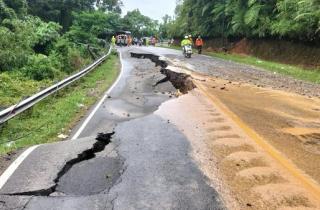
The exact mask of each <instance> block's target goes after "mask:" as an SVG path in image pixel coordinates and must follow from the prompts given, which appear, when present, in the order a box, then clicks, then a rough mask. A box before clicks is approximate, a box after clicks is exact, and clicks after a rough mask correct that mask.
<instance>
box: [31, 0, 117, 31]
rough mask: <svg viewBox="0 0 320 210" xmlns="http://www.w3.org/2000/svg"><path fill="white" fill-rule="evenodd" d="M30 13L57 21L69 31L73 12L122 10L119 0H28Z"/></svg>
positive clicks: (47, 19) (46, 19)
mask: <svg viewBox="0 0 320 210" xmlns="http://www.w3.org/2000/svg"><path fill="white" fill-rule="evenodd" d="M28 3H29V13H30V14H32V15H35V16H39V17H41V18H42V19H43V20H45V21H55V22H58V23H60V25H62V26H63V29H64V31H67V30H68V28H69V27H70V26H71V23H72V20H73V16H72V13H73V12H82V11H94V10H95V9H96V8H98V9H99V10H102V11H107V10H108V11H117V12H121V9H120V6H121V1H119V0H28Z"/></svg>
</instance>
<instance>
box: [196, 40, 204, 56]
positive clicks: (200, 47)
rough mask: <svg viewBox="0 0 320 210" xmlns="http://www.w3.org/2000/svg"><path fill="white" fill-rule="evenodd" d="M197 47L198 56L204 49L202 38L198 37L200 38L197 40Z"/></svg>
mask: <svg viewBox="0 0 320 210" xmlns="http://www.w3.org/2000/svg"><path fill="white" fill-rule="evenodd" d="M196 47H197V49H198V54H201V53H202V48H203V40H202V38H201V36H198V38H197V40H196Z"/></svg>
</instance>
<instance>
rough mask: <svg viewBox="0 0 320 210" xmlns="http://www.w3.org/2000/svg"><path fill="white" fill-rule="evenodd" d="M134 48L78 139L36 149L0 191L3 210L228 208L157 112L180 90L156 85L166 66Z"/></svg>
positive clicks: (124, 53)
mask: <svg viewBox="0 0 320 210" xmlns="http://www.w3.org/2000/svg"><path fill="white" fill-rule="evenodd" d="M129 50H134V49H128V48H126V49H120V51H121V57H122V64H123V68H122V71H123V72H122V76H121V78H120V80H119V83H118V84H117V85H116V86H115V88H114V89H113V90H112V92H111V93H110V94H109V97H107V99H106V100H105V101H104V102H103V104H102V105H101V106H100V107H99V109H98V111H97V112H96V113H95V115H94V116H93V118H92V119H91V120H90V122H89V123H88V125H87V126H86V127H85V129H84V130H83V131H82V132H81V134H80V136H79V138H78V139H76V140H70V141H65V142H58V143H53V144H47V145H41V146H39V147H38V148H36V149H35V150H34V151H33V152H32V153H31V154H30V155H29V156H28V157H27V158H26V159H25V160H24V161H23V162H22V164H21V165H20V167H18V169H17V170H16V171H15V172H14V174H13V175H12V176H11V177H10V179H9V180H8V181H7V182H6V184H5V185H4V186H3V187H2V188H1V190H0V209H17V210H19V209H32V210H38V209H39V210H42V209H57V210H58V209H68V210H72V209H205V210H207V209H224V204H223V201H222V199H221V197H220V195H219V194H218V193H217V191H216V190H215V188H214V184H213V183H212V182H211V181H210V180H209V179H208V178H207V177H206V176H205V175H204V173H203V171H202V170H201V169H200V167H199V165H198V163H197V161H195V160H194V158H193V157H192V155H191V154H192V148H191V145H190V141H189V139H188V137H187V136H186V135H185V133H184V132H183V131H181V130H180V129H179V128H178V127H176V126H175V125H174V124H172V123H170V121H169V120H167V119H165V118H163V117H161V115H157V114H155V113H154V112H155V111H156V110H158V108H159V106H160V105H161V104H163V103H164V102H166V101H169V100H175V99H174V98H175V96H174V94H175V93H176V89H175V88H174V87H173V85H172V84H171V83H170V82H164V83H161V84H159V85H157V86H156V87H154V86H153V85H154V84H156V82H158V81H159V80H161V79H163V78H164V75H162V74H161V73H160V67H155V65H154V63H152V62H151V61H149V60H146V59H143V60H138V59H136V58H131V57H130V54H129ZM139 50H141V49H139ZM166 111H167V112H170V110H166ZM79 127H80V126H79ZM75 130H76V129H75ZM113 132H114V133H113ZM74 133H75V132H74ZM98 133H104V134H105V135H102V136H98ZM110 141H111V142H110Z"/></svg>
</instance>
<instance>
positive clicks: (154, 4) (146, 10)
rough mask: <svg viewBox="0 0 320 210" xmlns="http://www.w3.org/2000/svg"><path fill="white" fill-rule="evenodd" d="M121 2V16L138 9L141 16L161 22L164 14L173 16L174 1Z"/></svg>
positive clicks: (125, 0)
mask: <svg viewBox="0 0 320 210" xmlns="http://www.w3.org/2000/svg"><path fill="white" fill-rule="evenodd" d="M122 2H123V4H124V7H123V8H122V10H123V14H127V11H131V10H134V9H137V8H138V9H139V10H140V12H141V13H142V14H143V15H145V16H148V17H150V18H152V19H155V20H161V19H162V17H163V16H165V15H166V14H168V15H170V16H173V15H174V9H175V7H176V1H175V0H122Z"/></svg>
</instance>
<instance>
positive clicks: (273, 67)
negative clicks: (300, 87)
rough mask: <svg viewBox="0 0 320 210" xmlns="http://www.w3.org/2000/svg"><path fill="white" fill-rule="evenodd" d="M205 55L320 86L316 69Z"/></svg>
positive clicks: (216, 54) (221, 54)
mask: <svg viewBox="0 0 320 210" xmlns="http://www.w3.org/2000/svg"><path fill="white" fill-rule="evenodd" d="M161 47H164V48H170V49H175V50H181V48H180V47H179V46H170V47H167V46H161ZM194 53H197V52H196V50H194ZM203 53H204V54H205V55H209V56H212V57H216V58H221V59H224V60H229V61H234V62H237V63H243V64H248V65H252V66H256V67H259V68H262V69H265V70H268V71H271V72H276V73H279V74H283V75H288V76H291V77H293V78H296V79H300V80H304V81H308V82H313V83H317V84H320V71H319V70H317V69H314V70H311V69H304V68H301V67H298V66H292V65H287V64H281V63H276V62H271V61H266V60H262V59H259V58H256V57H252V56H247V55H237V54H229V53H218V52H208V51H205V52H203Z"/></svg>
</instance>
